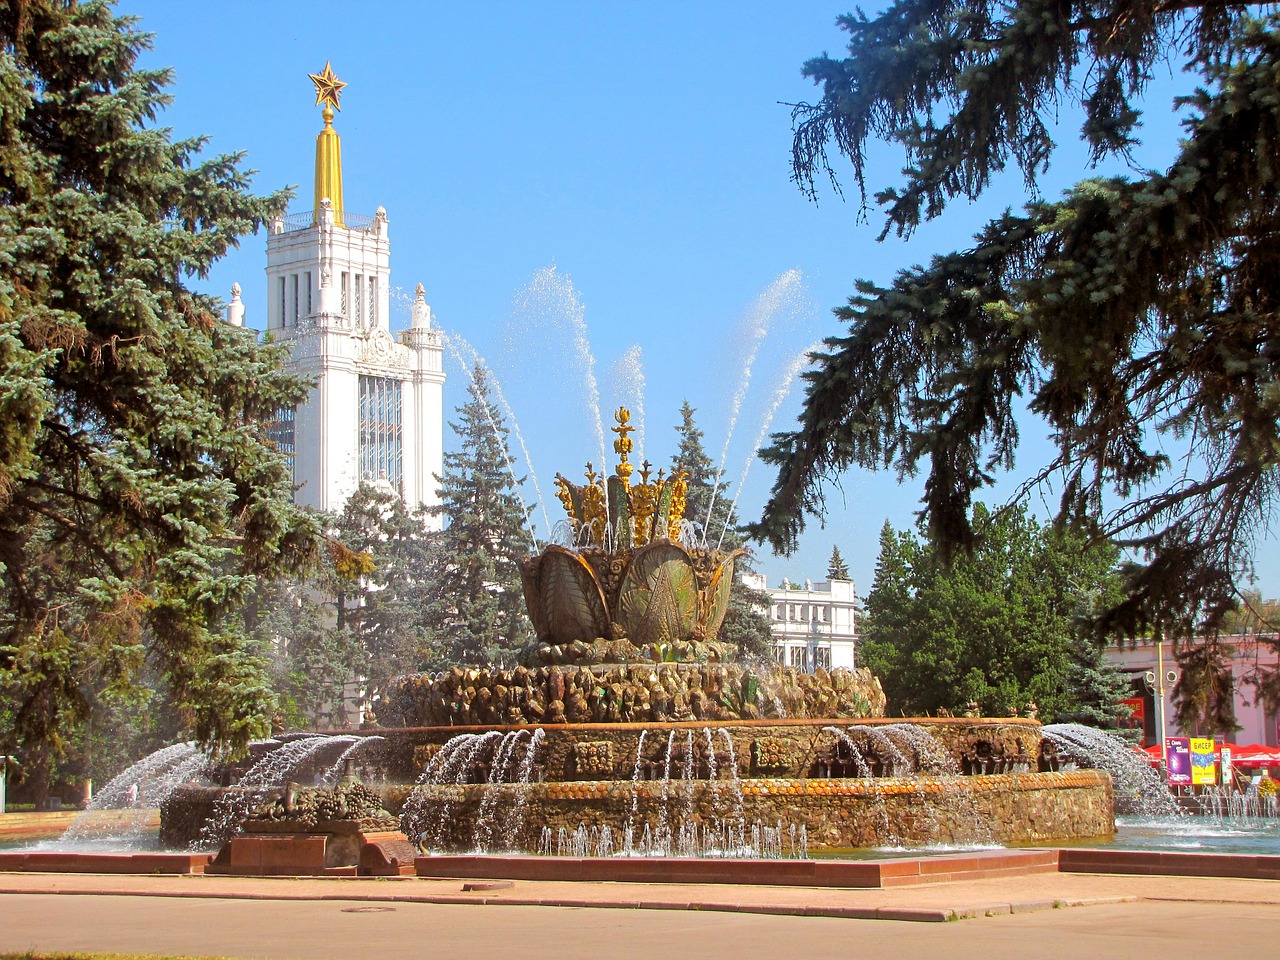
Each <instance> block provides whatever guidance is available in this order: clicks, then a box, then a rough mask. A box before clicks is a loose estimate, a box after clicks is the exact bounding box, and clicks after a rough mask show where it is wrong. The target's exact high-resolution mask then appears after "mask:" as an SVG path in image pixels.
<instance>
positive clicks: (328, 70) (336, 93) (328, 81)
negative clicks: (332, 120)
mask: <svg viewBox="0 0 1280 960" xmlns="http://www.w3.org/2000/svg"><path fill="white" fill-rule="evenodd" d="M307 76H309V77H310V78H311V82H312V83H314V84H315V85H316V106H317V107H318V106H320V104H322V103H323V104H326V105H327V106H330V107H333V109H335V110H341V109H342V107H340V106H339V105H338V98H339V97H341V96H342V88H343V87H345V86H346V84H345V83H343V82H342V81H341V80H339V79H338V78H337V76H335V75H334V72H333V67H332V66H330V64H329V61H328V60H326V61H325V62H324V69H323V70H321V71H320V72H319V73H309V74H307ZM326 119H328V118H326Z"/></svg>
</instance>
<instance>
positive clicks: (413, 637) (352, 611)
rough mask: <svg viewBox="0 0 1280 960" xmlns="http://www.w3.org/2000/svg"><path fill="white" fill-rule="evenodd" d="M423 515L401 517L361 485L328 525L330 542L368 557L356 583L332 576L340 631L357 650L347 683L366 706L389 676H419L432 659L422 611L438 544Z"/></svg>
mask: <svg viewBox="0 0 1280 960" xmlns="http://www.w3.org/2000/svg"><path fill="white" fill-rule="evenodd" d="M427 516H428V515H427V513H426V511H422V510H417V511H411V510H409V509H408V507H407V506H406V505H405V502H404V500H402V499H401V498H400V497H399V496H398V495H397V494H396V493H395V492H393V491H392V490H390V489H380V488H379V487H377V486H376V485H371V484H361V485H360V487H359V489H357V490H356V492H355V493H353V494H352V495H351V497H350V498H349V499H348V500H347V502H346V504H345V505H344V506H343V509H342V512H341V513H340V514H339V515H338V516H337V517H336V518H335V523H334V526H333V530H334V536H335V538H336V539H337V540H338V541H339V542H340V543H341V544H342V545H343V547H345V548H346V549H347V550H348V551H351V552H352V553H353V554H355V555H357V556H360V557H367V558H368V562H367V564H361V566H360V569H359V574H358V575H357V576H355V577H352V576H350V574H348V575H347V576H346V577H342V578H337V577H335V591H334V593H335V606H336V607H337V611H338V614H339V617H340V620H341V624H342V627H343V629H345V630H347V631H349V632H350V633H351V635H352V636H353V638H354V639H355V645H356V650H357V651H358V654H357V656H358V660H357V663H356V670H355V673H354V677H357V678H358V679H359V680H360V687H361V690H362V695H363V697H364V699H365V700H366V701H367V702H369V703H372V702H374V701H376V700H377V699H378V698H379V697H380V696H381V695H382V692H383V690H384V689H385V688H386V685H387V682H388V681H389V680H391V679H392V678H393V677H396V676H398V675H400V674H402V673H409V672H412V671H415V670H421V669H423V668H424V667H425V666H426V664H427V663H428V662H430V661H431V660H433V659H435V658H436V655H437V654H436V649H435V638H434V632H433V630H432V628H431V626H430V623H429V620H428V610H429V607H430V604H431V600H432V598H433V597H434V595H435V588H436V583H435V580H434V578H435V577H437V576H439V572H440V554H439V551H440V544H438V543H437V542H436V538H435V536H434V535H433V534H432V533H431V532H430V531H429V530H428V528H427ZM335 572H336V571H335ZM338 597H340V598H341V599H340V600H339V599H338Z"/></svg>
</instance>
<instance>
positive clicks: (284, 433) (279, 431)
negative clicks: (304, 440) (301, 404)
mask: <svg viewBox="0 0 1280 960" xmlns="http://www.w3.org/2000/svg"><path fill="white" fill-rule="evenodd" d="M295 418H296V411H295V410H294V408H293V407H285V408H283V409H282V410H280V411H279V412H278V413H277V414H276V418H275V419H274V420H272V421H271V422H270V423H268V424H267V442H269V443H270V444H271V445H272V446H274V447H275V448H276V449H277V450H279V451H280V452H281V453H283V454H284V456H285V459H286V460H288V461H289V480H290V481H291V482H293V483H296V482H297V479H296V478H297V473H296V471H295V468H294V452H295V450H296V441H295V434H294V421H295Z"/></svg>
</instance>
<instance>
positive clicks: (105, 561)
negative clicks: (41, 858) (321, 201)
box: [0, 0, 315, 793]
mask: <svg viewBox="0 0 1280 960" xmlns="http://www.w3.org/2000/svg"><path fill="white" fill-rule="evenodd" d="M148 43H149V40H148V38H147V37H146V36H145V35H143V34H140V33H138V32H137V30H136V28H135V25H134V21H133V20H131V19H129V18H115V17H114V16H113V14H112V12H111V9H110V7H109V6H108V5H107V4H106V3H77V2H55V0H27V2H23V3H16V4H14V3H10V4H3V5H0V709H2V710H4V711H5V713H6V716H5V718H4V721H5V722H4V723H3V724H2V725H0V746H3V747H4V748H6V749H12V748H13V747H14V746H19V747H23V748H25V750H26V755H27V759H28V761H29V764H28V766H29V768H32V767H34V768H36V773H35V776H36V779H37V781H38V782H37V786H36V788H35V790H36V792H37V793H40V792H41V791H42V790H43V789H45V786H46V785H47V779H48V775H49V770H50V764H51V763H52V762H53V760H54V758H55V757H56V755H57V754H58V752H59V751H60V750H61V749H62V747H63V746H64V745H65V744H66V743H67V742H68V736H69V734H70V733H71V731H73V729H74V727H75V724H76V723H77V722H79V721H81V720H82V719H84V718H85V716H86V715H87V713H88V711H89V709H90V706H91V703H92V701H93V699H94V696H93V695H94V692H95V691H101V690H107V689H109V690H112V691H115V692H117V693H121V692H124V691H127V690H129V689H130V688H136V687H137V686H138V685H139V683H140V682H141V678H142V676H143V667H144V665H145V664H150V666H151V667H152V668H154V670H155V671H156V674H157V677H158V682H160V683H161V684H162V685H163V688H164V690H165V692H166V695H167V696H169V697H170V698H172V701H173V702H174V704H175V705H176V707H177V708H178V711H179V715H180V716H181V718H182V723H183V727H184V734H185V735H186V736H189V737H192V738H194V739H196V740H199V741H200V742H201V743H203V744H205V745H207V746H211V747H214V748H216V749H218V750H220V751H222V752H227V753H235V752H237V751H240V750H242V749H244V747H245V746H246V745H247V743H248V741H249V740H251V739H253V738H254V737H257V736H260V735H262V734H264V733H265V732H266V731H267V729H268V725H267V722H268V718H269V717H270V715H271V713H272V711H273V697H272V694H271V691H270V689H269V686H268V684H267V682H266V678H265V673H264V670H265V664H264V662H263V661H262V660H261V659H260V658H257V657H255V656H253V655H252V653H251V651H250V650H249V648H248V646H247V644H246V638H245V636H244V632H243V621H242V618H241V617H240V616H239V612H240V608H241V606H242V603H243V600H244V596H245V591H246V589H247V588H248V586H249V585H250V584H251V583H252V582H253V575H254V574H255V573H257V572H259V571H264V572H265V571H270V570H272V569H277V568H280V567H282V566H289V565H292V564H295V563H298V562H301V561H303V560H304V559H306V558H307V556H308V555H309V551H310V550H311V549H312V544H313V543H314V538H313V535H314V533H315V529H314V527H313V526H310V525H308V524H307V523H305V522H303V521H302V520H301V519H300V515H299V514H298V512H297V511H296V510H295V508H294V507H293V505H292V504H291V502H290V492H291V491H290V477H289V473H288V470H287V467H286V464H285V462H284V459H283V458H282V457H281V456H280V455H279V454H278V453H277V452H276V451H275V449H274V448H273V446H272V445H271V444H270V443H269V442H268V441H267V438H266V436H265V434H264V430H263V427H262V424H264V423H265V422H267V421H268V420H270V419H271V418H272V417H273V416H274V415H275V412H276V411H277V410H278V409H280V408H281V407H284V406H288V405H293V404H295V403H297V402H300V401H301V400H302V399H303V398H304V396H305V385H304V384H302V383H301V382H299V381H298V380H296V379H294V378H291V377H287V376H285V375H283V374H282V372H281V364H280V361H281V357H280V354H279V352H278V351H277V350H275V349H272V348H268V347H263V346H260V345H259V344H258V343H257V341H256V337H255V334H254V333H253V332H252V331H248V330H243V329H239V328H235V327H231V326H228V325H227V324H225V323H223V322H221V321H220V319H219V314H220V309H219V304H217V303H216V302H215V301H213V300H211V299H210V298H207V297H203V296H199V295H196V294H194V293H192V292H191V291H190V290H188V289H187V287H186V286H185V285H184V281H185V280H186V279H187V278H189V277H191V276H192V275H203V274H205V272H206V271H207V270H208V268H209V266H210V264H212V263H213V262H214V261H215V260H216V259H217V258H219V257H220V256H222V255H223V254H224V253H225V252H226V250H227V249H228V247H229V246H230V245H232V244H234V243H236V242H237V238H238V237H240V236H242V235H244V234H245V233H248V232H251V231H253V230H255V229H257V228H258V227H259V226H260V225H262V223H263V222H264V221H265V220H266V219H267V218H268V217H270V216H272V215H273V214H275V213H276V212H278V211H280V210H281V209H282V208H283V206H284V203H285V200H286V196H285V195H283V194H275V195H273V196H270V197H267V198H257V197H254V196H252V195H251V194H250V193H249V189H248V186H249V185H248V179H247V176H246V174H245V173H244V171H243V170H242V169H241V168H240V159H241V158H240V157H238V156H221V157H214V158H210V159H202V158H201V157H200V154H199V151H200V149H201V148H202V146H203V141H202V140H199V139H195V140H186V141H180V142H173V141H171V140H170V137H169V133H168V131H167V130H165V129H163V128H160V127H157V126H156V125H155V119H156V117H157V114H158V112H159V111H160V110H161V108H163V107H164V106H165V105H166V104H167V103H168V101H169V96H168V94H167V93H165V91H164V88H165V86H166V85H167V84H168V83H169V82H170V80H171V76H170V74H169V72H168V71H163V70H139V69H137V67H136V60H137V57H138V55H139V53H140V51H142V50H143V49H145V48H146V47H147V45H148ZM41 780H43V781H45V783H44V784H41V783H39V781H41Z"/></svg>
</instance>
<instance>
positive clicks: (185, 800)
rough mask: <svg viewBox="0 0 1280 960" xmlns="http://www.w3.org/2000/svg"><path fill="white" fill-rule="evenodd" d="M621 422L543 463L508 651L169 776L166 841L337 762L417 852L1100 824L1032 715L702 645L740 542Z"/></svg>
mask: <svg viewBox="0 0 1280 960" xmlns="http://www.w3.org/2000/svg"><path fill="white" fill-rule="evenodd" d="M614 419H615V422H616V426H614V428H613V432H614V433H615V434H616V439H615V440H614V442H613V449H614V452H615V453H616V454H617V456H618V460H617V464H616V467H615V469H614V471H613V473H612V474H611V475H609V476H607V477H606V476H602V475H601V474H599V473H597V472H596V471H595V469H594V467H593V466H592V465H591V464H588V465H587V469H586V472H585V482H583V483H574V482H572V481H570V480H569V479H567V478H565V477H563V476H558V477H557V479H556V487H557V498H558V499H559V501H560V503H561V504H562V505H563V507H564V509H565V512H566V520H565V521H563V522H562V524H561V525H560V531H561V536H560V538H559V539H560V542H558V543H552V544H550V545H548V546H547V547H546V548H545V549H543V550H542V551H541V552H540V553H539V554H537V555H536V556H532V557H530V558H528V559H527V560H526V561H525V563H524V568H523V588H524V594H525V600H526V604H527V606H528V609H529V614H530V618H531V620H532V622H533V625H534V629H535V633H536V640H535V641H534V642H533V643H532V644H531V645H530V646H529V647H528V648H527V649H526V651H525V652H524V654H523V657H522V662H521V663H519V664H518V665H516V666H513V667H510V668H495V667H462V666H459V667H455V668H453V669H451V670H449V671H447V672H446V673H444V674H441V675H426V674H421V675H410V676H404V677H401V678H399V680H398V681H397V682H395V683H394V684H392V685H391V687H390V688H389V689H388V691H387V692H386V694H385V695H384V697H383V699H382V700H381V701H380V702H379V703H378V705H377V708H376V709H377V715H378V718H379V721H380V723H381V724H382V727H381V728H380V729H379V730H378V731H377V733H376V734H371V735H360V734H354V733H353V734H345V735H343V736H341V737H332V738H324V739H316V738H311V739H305V740H297V741H294V742H293V743H290V744H284V745H282V746H277V747H276V748H275V749H274V750H273V751H271V752H270V753H267V754H264V755H263V756H262V757H260V758H255V763H254V764H253V765H252V766H250V767H248V768H247V769H244V770H241V771H238V772H236V773H235V774H234V775H228V776H227V777H225V780H226V783H224V785H223V786H221V787H195V786H191V787H187V788H182V789H180V790H178V791H177V792H176V793H175V794H174V796H173V797H171V798H170V799H169V801H168V802H167V803H166V804H165V805H164V810H163V814H162V820H163V833H164V838H165V840H166V842H168V843H170V844H173V845H188V844H193V843H194V844H196V845H197V846H201V845H202V846H205V847H213V846H216V845H217V843H218V842H220V841H222V840H225V839H226V838H227V837H229V836H230V835H231V831H232V830H233V829H234V828H235V826H236V824H239V823H243V822H244V821H245V817H246V816H247V815H248V814H249V813H250V812H251V811H253V810H255V809H257V810H258V811H259V813H258V814H257V815H256V819H254V820H253V821H252V822H251V823H249V827H248V828H249V829H252V830H258V829H260V828H261V821H262V820H263V816H264V815H263V813H262V812H261V811H262V808H263V804H264V803H265V804H266V805H267V807H268V808H270V809H276V810H277V813H278V812H279V811H278V809H277V808H278V807H279V804H281V803H282V802H283V800H282V799H281V798H280V793H281V791H280V785H281V784H282V783H283V782H284V780H285V779H286V778H287V779H289V780H292V781H294V782H310V783H313V784H315V785H316V786H321V785H322V784H323V783H326V782H327V783H332V782H333V779H334V775H335V767H341V766H345V767H347V768H349V769H348V772H355V773H358V774H359V775H360V779H361V780H363V781H364V783H366V784H368V785H369V786H370V787H371V788H373V789H376V790H377V792H378V796H379V798H380V802H381V805H382V807H383V808H385V809H386V810H388V811H392V812H395V813H397V814H398V816H399V824H400V827H401V829H402V831H403V832H404V834H405V835H406V836H407V837H408V838H409V840H410V841H412V842H413V843H414V844H416V845H418V846H419V847H420V848H421V849H424V850H429V851H442V852H443V851H464V852H478V853H492V852H499V851H525V852H541V853H544V854H552V855H557V854H559V855H575V856H577V855H591V856H604V855H621V856H632V857H646V856H655V855H660V854H661V855H673V856H676V855H698V856H716V857H730V856H739V857H770V856H775V857H777V856H783V857H789V856H807V855H808V854H809V853H810V852H811V851H818V850H832V849H841V848H852V847H884V846H899V847H905V846H911V845H920V844H941V845H956V844H970V845H974V844H976V845H990V844H1009V843H1017V842H1031V841H1046V840H1054V839H1063V838H1076V837H1102V836H1108V835H1110V834H1111V833H1112V832H1113V831H1114V814H1113V798H1112V780H1111V777H1110V776H1108V775H1107V774H1106V773H1103V772H1100V771H1098V770H1094V769H1068V767H1069V766H1070V764H1064V763H1061V762H1057V761H1056V760H1055V758H1059V757H1060V750H1059V748H1053V747H1051V748H1045V747H1044V743H1045V742H1048V741H1044V740H1043V738H1042V735H1041V728H1040V724H1039V723H1038V722H1036V721H1035V720H1030V719H1017V718H1014V719H1000V720H983V719H974V718H936V719H917V720H911V721H904V720H893V719H889V718H885V717H884V710H885V699H884V694H883V692H882V691H881V689H880V685H879V682H878V681H877V680H876V678H875V677H874V676H872V675H871V673H870V672H869V671H867V670H865V669H862V670H842V669H837V670H832V671H824V670H817V671H815V672H814V673H812V674H807V673H801V672H798V671H796V670H794V669H790V668H786V667H782V666H779V665H776V664H768V665H760V664H750V663H743V662H738V661H737V660H736V659H735V656H734V650H733V649H732V648H731V647H729V646H728V645H725V644H722V643H719V642H718V641H717V640H716V639H715V638H716V636H717V633H718V631H719V628H720V624H721V622H722V621H723V618H724V616H725V611H726V608H727V605H728V598H729V587H730V584H731V582H732V579H733V571H734V565H735V563H736V561H737V559H738V557H739V555H740V553H741V551H737V550H722V549H719V548H717V547H715V546H712V545H709V541H710V538H706V537H704V536H703V535H701V534H700V533H699V532H698V531H697V529H696V527H695V526H694V525H693V524H691V523H689V522H688V520H686V518H685V494H686V492H687V477H686V476H685V475H684V473H683V472H682V471H680V470H678V469H677V470H676V471H675V472H673V473H672V474H671V475H666V474H665V473H664V472H663V471H658V472H657V473H656V474H655V473H654V472H653V471H651V470H650V468H649V464H648V463H647V462H646V463H643V464H641V465H640V466H639V467H638V468H637V467H636V465H634V464H632V463H631V459H630V457H631V454H632V452H633V443H632V439H631V436H630V434H631V433H632V432H633V428H632V426H631V424H630V413H629V411H628V410H627V409H626V408H620V409H618V410H617V411H616V413H615V415H614ZM1064 735H1065V734H1064ZM1053 742H1055V743H1056V742H1057V741H1053ZM325 744H329V745H328V746H326V745H325ZM308 770H310V772H308ZM268 784H274V785H275V786H274V789H270V788H268ZM321 800H322V801H323V802H326V803H328V802H335V801H330V800H327V799H325V798H324V797H322V798H321ZM315 802H321V801H315ZM272 804H275V805H276V806H275V807H272V806H271V805H272ZM270 809H269V810H268V815H267V819H270ZM286 819H287V818H286ZM371 822H372V821H371ZM375 825H376V824H375Z"/></svg>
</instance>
